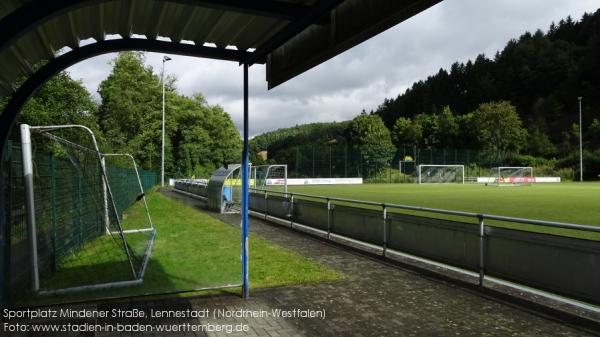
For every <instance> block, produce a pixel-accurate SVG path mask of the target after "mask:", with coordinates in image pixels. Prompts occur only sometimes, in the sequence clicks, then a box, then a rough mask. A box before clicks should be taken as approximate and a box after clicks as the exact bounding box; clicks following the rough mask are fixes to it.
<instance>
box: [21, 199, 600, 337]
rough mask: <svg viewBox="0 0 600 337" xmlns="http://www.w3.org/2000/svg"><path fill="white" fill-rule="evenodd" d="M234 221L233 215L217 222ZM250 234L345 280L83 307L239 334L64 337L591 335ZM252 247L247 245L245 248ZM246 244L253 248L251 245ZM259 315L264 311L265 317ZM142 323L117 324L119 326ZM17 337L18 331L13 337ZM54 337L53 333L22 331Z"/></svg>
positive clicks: (281, 233)
mask: <svg viewBox="0 0 600 337" xmlns="http://www.w3.org/2000/svg"><path fill="white" fill-rule="evenodd" d="M167 194H169V195H171V196H172V197H175V198H177V199H180V200H182V201H185V202H186V203H189V204H190V205H193V206H198V205H197V202H196V201H194V200H190V199H188V198H185V199H184V198H183V197H182V196H180V195H172V194H171V193H167ZM221 218H222V219H223V220H225V221H229V222H232V223H236V222H237V221H239V220H238V219H236V218H223V217H221ZM251 231H252V232H253V233H255V234H257V235H260V236H262V237H264V238H266V239H268V240H270V241H271V242H274V243H276V244H279V245H281V246H285V247H287V248H288V249H290V250H292V251H295V252H297V253H299V254H302V255H304V256H306V257H308V258H311V259H313V260H315V261H317V262H319V263H322V264H324V265H327V266H329V267H330V268H333V269H336V270H338V271H341V272H342V273H344V274H345V275H346V277H345V279H344V280H341V281H337V282H331V283H319V284H311V285H302V286H294V287H281V288H271V289H260V290H252V292H251V297H250V299H248V300H244V299H242V298H240V297H239V296H237V295H231V294H222V295H213V296H201V297H195V298H179V299H164V300H152V301H149V300H147V299H145V300H144V299H137V300H131V301H128V302H121V303H119V304H114V303H112V304H97V305H83V306H82V307H85V308H92V309H94V308H95V309H97V310H112V309H114V308H122V309H132V308H136V309H138V308H139V309H142V310H144V312H145V313H146V314H147V315H150V314H151V310H154V311H157V310H179V311H182V310H184V311H185V310H197V311H198V312H200V311H202V310H208V312H210V313H212V312H214V310H226V311H227V312H228V313H230V314H232V313H233V314H235V315H238V316H240V317H226V318H216V319H215V318H212V317H209V318H202V317H201V318H189V317H187V318H164V319H160V320H157V319H155V320H153V321H152V324H154V325H156V324H158V323H162V324H165V325H171V326H172V325H176V324H179V325H180V326H185V325H187V324H190V325H199V324H204V326H207V327H212V328H214V327H217V326H218V327H224V326H228V324H229V327H231V328H232V330H233V329H234V328H235V327H236V326H237V327H242V328H243V330H246V331H240V332H232V333H227V332H226V331H214V330H211V331H202V332H190V331H185V332H179V333H167V332H156V331H155V332H152V333H148V332H146V333H141V332H120V333H114V332H113V333H96V334H62V335H64V336H75V335H77V336H79V335H85V336H114V335H121V336H175V335H177V336H228V337H232V336H266V337H277V336H290V337H294V336H323V337H325V336H357V337H361V336H362V337H367V336H592V335H600V334H595V332H593V331H589V330H583V329H580V328H578V327H575V326H570V325H568V324H566V323H564V322H559V321H556V320H553V319H550V318H548V317H545V316H543V315H541V314H538V313H536V312H532V311H528V310H524V309H522V308H520V307H517V306H513V305H510V304H507V303H503V302H500V301H497V300H494V299H491V298H487V297H484V296H482V295H480V294H478V293H475V292H473V291H471V290H468V289H465V288H462V287H460V286H457V285H454V284H451V283H446V282H443V281H440V280H438V279H431V278H428V277H426V276H423V275H421V274H418V273H416V272H413V271H410V270H405V269H403V268H400V267H398V266H395V265H390V264H387V263H385V262H383V261H379V260H376V259H373V258H370V257H368V256H365V255H363V254H360V253H356V252H353V251H349V250H346V249H343V248H340V247H338V246H334V245H330V244H327V243H324V242H322V241H320V240H317V239H314V238H312V237H309V236H307V235H304V234H301V233H297V232H293V231H291V230H288V229H285V228H281V227H278V226H273V225H269V224H266V223H263V222H262V221H259V220H256V219H253V220H252V224H251ZM250 245H252V243H250ZM250 247H251V246H250ZM274 309H281V310H287V311H288V312H289V313H290V314H291V313H294V311H293V310H295V309H298V310H301V311H300V312H301V313H307V311H302V310H315V312H324V314H325V318H324V319H323V318H319V317H316V318H308V317H296V318H282V317H279V318H276V317H252V315H253V313H254V314H256V315H260V313H264V312H267V313H272V310H274ZM263 311H264V312H263ZM88 322H89V323H91V324H104V323H109V324H114V323H115V322H114V320H108V319H91V320H88ZM139 322H143V320H136V319H130V320H120V321H119V322H118V323H120V324H129V323H139ZM14 335H19V334H14ZM21 335H23V336H33V335H35V336H54V335H59V334H31V333H30V334H21Z"/></svg>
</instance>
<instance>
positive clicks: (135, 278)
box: [20, 124, 156, 295]
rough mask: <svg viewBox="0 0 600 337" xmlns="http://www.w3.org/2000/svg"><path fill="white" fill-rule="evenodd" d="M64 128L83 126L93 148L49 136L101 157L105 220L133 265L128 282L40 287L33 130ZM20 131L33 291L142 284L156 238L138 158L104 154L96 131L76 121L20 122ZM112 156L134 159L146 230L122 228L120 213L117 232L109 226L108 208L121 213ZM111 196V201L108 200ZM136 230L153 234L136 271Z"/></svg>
mask: <svg viewBox="0 0 600 337" xmlns="http://www.w3.org/2000/svg"><path fill="white" fill-rule="evenodd" d="M61 129H80V130H83V132H84V133H87V134H88V135H89V136H90V139H91V141H92V144H93V146H94V147H93V148H88V147H85V146H82V145H79V144H76V143H73V142H71V141H68V140H66V139H64V138H61V137H58V136H55V135H52V136H50V138H54V139H57V140H61V141H63V142H66V143H69V144H71V145H72V146H74V147H77V148H79V149H81V150H83V151H89V152H91V153H93V154H94V155H95V156H97V158H98V164H99V165H98V166H99V171H100V175H101V181H102V192H103V199H104V200H103V202H104V205H103V206H104V212H103V213H104V214H103V218H104V222H105V226H106V234H107V235H110V234H116V235H118V236H119V237H120V240H121V241H122V242H123V244H124V247H125V253H126V255H127V258H128V260H129V266H130V267H131V272H132V279H131V280H126V281H113V282H106V283H96V284H90V285H82V286H75V287H68V288H58V289H53V290H42V289H40V276H39V266H38V243H37V224H36V216H35V194H34V185H33V152H32V143H31V130H42V131H53V130H61ZM20 131H21V156H22V161H23V180H24V190H25V207H26V219H25V220H26V222H27V235H28V236H29V250H30V253H31V256H30V263H31V274H32V275H31V278H32V290H33V293H34V294H38V295H57V294H68V293H76V292H83V291H91V290H102V289H112V288H116V287H128V286H135V285H140V284H142V283H143V282H144V275H145V272H146V269H147V266H148V263H149V260H150V256H151V254H152V248H153V246H154V239H155V237H156V228H154V226H153V225H152V219H151V218H150V213H149V211H148V205H147V204H146V199H145V195H144V191H143V186H142V184H141V180H140V179H139V172H138V170H137V165H136V164H135V159H134V158H133V156H131V155H129V154H103V153H101V152H100V149H99V147H98V143H97V141H96V137H95V135H94V132H93V131H92V130H91V129H89V128H88V127H86V126H83V125H77V124H68V125H46V126H30V125H28V124H21V125H20ZM109 156H126V157H129V158H131V159H132V160H133V165H134V167H135V171H136V175H137V178H138V184H139V186H140V191H141V193H142V197H143V200H144V206H145V207H146V213H147V215H148V221H149V225H150V228H143V229H135V230H123V226H122V223H121V219H120V218H119V216H118V215H117V216H116V219H115V220H116V225H117V229H118V231H116V232H115V231H110V229H109V227H108V224H107V222H108V219H107V218H108V211H109V209H112V211H113V212H114V213H115V214H118V211H117V206H116V204H115V201H114V198H113V194H112V190H111V187H110V182H109V180H108V175H107V171H106V164H105V158H106V157H109ZM109 197H110V202H108V199H109ZM136 232H151V234H150V237H149V238H148V241H147V246H146V250H145V252H144V255H143V257H142V265H141V267H140V270H139V271H138V270H136V268H135V267H134V265H133V262H132V257H131V254H132V253H131V252H130V251H129V248H128V246H127V245H126V238H125V235H126V234H127V233H136Z"/></svg>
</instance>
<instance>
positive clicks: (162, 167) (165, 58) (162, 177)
mask: <svg viewBox="0 0 600 337" xmlns="http://www.w3.org/2000/svg"><path fill="white" fill-rule="evenodd" d="M167 61H171V58H170V57H168V56H163V59H162V72H161V76H160V77H161V82H162V144H161V147H160V186H163V187H164V186H165V63H166V62H167Z"/></svg>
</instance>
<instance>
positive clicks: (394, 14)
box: [0, 0, 441, 97]
mask: <svg viewBox="0 0 600 337" xmlns="http://www.w3.org/2000/svg"><path fill="white" fill-rule="evenodd" d="M440 1H441V0H405V1H397V0H345V1H344V0H286V1H281V0H253V1H248V0H221V1H218V0H211V1H202V0H52V1H46V0H20V1H19V0H2V1H0V97H1V96H8V95H10V94H11V93H12V92H14V90H15V89H16V88H15V85H16V84H15V83H16V82H18V79H19V78H23V77H27V76H29V75H31V74H32V73H34V71H35V66H36V65H37V64H39V63H40V62H41V61H44V60H52V59H54V58H56V57H57V56H58V55H60V54H64V53H68V52H69V51H70V50H73V49H77V48H80V47H81V46H83V45H87V44H92V43H94V42H97V41H104V40H110V39H146V40H162V41H169V42H170V43H173V44H185V45H186V48H187V49H189V48H190V46H197V47H204V48H207V47H210V48H215V49H220V50H223V49H228V50H232V49H233V50H238V51H245V52H247V53H248V55H250V56H249V59H248V60H247V62H249V63H250V64H253V63H262V62H265V61H266V62H267V80H268V81H269V87H274V86H276V85H278V84H280V83H283V82H285V81H287V80H288V79H290V78H292V77H294V76H296V75H298V74H300V73H302V72H304V71H306V70H307V69H310V68H311V67H314V66H316V65H318V64H319V63H322V62H323V61H325V60H327V59H329V58H331V57H333V56H335V55H337V54H339V53H341V52H343V51H344V50H346V49H348V48H351V47H352V46H354V45H356V44H358V43H360V42H362V41H364V40H366V39H368V38H370V37H372V36H373V35H376V34H378V33H379V32H381V31H383V30H385V29H387V28H390V27H391V26H393V25H395V24H397V23H399V22H401V21H403V20H405V19H407V18H409V17H411V16H412V15H415V14H417V13H419V12H420V11H423V10H425V9H427V8H428V7H430V6H432V5H434V4H436V3H438V2H440Z"/></svg>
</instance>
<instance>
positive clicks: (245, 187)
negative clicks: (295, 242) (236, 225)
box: [242, 64, 250, 298]
mask: <svg viewBox="0 0 600 337" xmlns="http://www.w3.org/2000/svg"><path fill="white" fill-rule="evenodd" d="M248 152H249V151H248V64H244V150H243V152H242V296H243V297H244V298H248V297H249V296H250V280H249V277H248V262H249V261H248V260H249V256H248V255H249V254H248V232H249V228H248V227H249V226H248V200H249V197H250V195H249V185H250V184H249V183H250V181H249V175H248V173H249V172H248V166H249V159H248Z"/></svg>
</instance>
